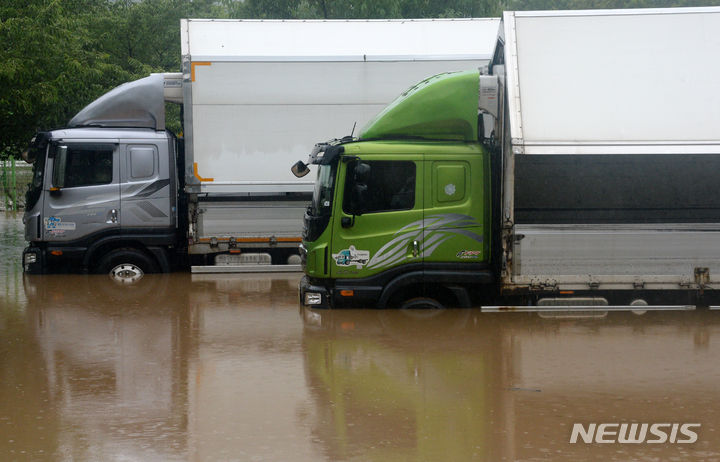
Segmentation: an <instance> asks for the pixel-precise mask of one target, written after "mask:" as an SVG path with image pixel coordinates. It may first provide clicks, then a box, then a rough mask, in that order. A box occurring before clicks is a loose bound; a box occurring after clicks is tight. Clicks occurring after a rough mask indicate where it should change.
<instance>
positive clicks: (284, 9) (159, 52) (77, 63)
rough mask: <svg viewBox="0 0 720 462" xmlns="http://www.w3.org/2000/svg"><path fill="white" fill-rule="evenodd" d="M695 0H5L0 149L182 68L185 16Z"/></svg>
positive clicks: (438, 13)
mask: <svg viewBox="0 0 720 462" xmlns="http://www.w3.org/2000/svg"><path fill="white" fill-rule="evenodd" d="M718 4H720V1H714V2H713V1H696V0H3V2H2V3H1V4H0V157H2V158H4V157H7V156H8V155H14V156H17V155H18V154H19V153H20V152H22V151H23V150H24V149H25V148H26V147H27V144H28V142H29V140H30V138H31V137H32V135H33V133H34V132H35V131H37V130H42V129H51V128H55V127H60V126H63V125H65V124H66V123H67V122H68V120H69V119H70V118H71V117H72V116H73V115H74V114H75V113H76V112H77V111H79V110H80V109H81V108H82V107H84V106H85V105H86V104H88V103H89V102H91V101H92V100H94V99H95V98H97V97H98V96H100V95H101V94H103V93H105V92H106V91H108V90H109V89H111V88H113V87H115V86H117V85H119V84H121V83H123V82H127V81H130V80H135V79H138V78H141V77H145V76H147V75H148V74H150V73H151V72H172V71H178V70H179V69H180V19H181V18H249V19H364V18H368V19H374V18H441V17H498V16H500V14H501V12H502V11H503V10H543V9H584V8H645V7H673V6H699V5H718Z"/></svg>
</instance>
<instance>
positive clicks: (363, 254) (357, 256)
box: [332, 245, 370, 268]
mask: <svg viewBox="0 0 720 462" xmlns="http://www.w3.org/2000/svg"><path fill="white" fill-rule="evenodd" d="M332 257H333V259H334V260H335V264H336V265H338V266H350V265H355V267H356V268H362V267H363V266H364V265H366V264H367V262H368V260H370V251H368V250H357V249H356V248H355V246H354V245H351V246H350V247H348V248H347V249H343V250H341V251H340V252H338V253H334V254H332Z"/></svg>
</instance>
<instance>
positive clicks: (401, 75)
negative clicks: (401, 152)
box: [181, 19, 499, 194]
mask: <svg viewBox="0 0 720 462" xmlns="http://www.w3.org/2000/svg"><path fill="white" fill-rule="evenodd" d="M498 28H499V20H498V19H454V20H453V19H437V20H367V21H348V20H337V21H253V20H196V19H185V20H182V23H181V31H182V32H181V34H182V37H181V38H182V57H183V72H184V79H185V85H184V100H185V127H184V128H185V137H186V160H187V164H186V179H187V182H188V184H189V185H191V189H192V190H193V191H196V192H207V193H210V194H213V193H219V194H227V193H235V194H237V193H263V194H265V193H276V192H300V191H311V190H312V185H313V182H314V175H308V176H306V177H305V178H303V179H297V178H295V177H294V176H293V175H292V174H291V173H290V166H291V165H292V164H293V163H294V162H295V161H297V160H299V159H303V160H304V159H306V158H307V155H308V154H309V152H310V150H311V149H312V147H313V145H314V144H315V143H317V142H320V141H324V140H327V139H328V138H329V137H332V136H335V137H338V138H339V137H342V136H345V135H350V134H351V132H352V130H353V126H355V125H356V128H355V134H357V133H358V132H359V130H360V128H361V127H362V126H363V125H364V124H365V123H366V122H367V121H368V120H369V119H370V118H372V117H373V116H374V115H375V114H376V113H378V112H379V111H380V110H382V109H383V108H384V107H385V106H386V105H387V104H388V103H390V102H391V101H392V100H393V99H395V98H396V97H397V96H398V95H400V93H402V92H403V91H404V90H406V89H407V88H409V87H410V86H411V85H414V84H415V83H417V82H418V81H420V80H422V79H424V78H426V77H429V76H431V75H434V74H437V73H440V72H446V71H455V70H465V69H471V68H477V67H484V66H485V65H486V64H487V62H488V60H489V58H490V56H491V53H492V50H493V46H494V44H495V40H496V37H497V32H498Z"/></svg>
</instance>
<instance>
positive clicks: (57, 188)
mask: <svg viewBox="0 0 720 462" xmlns="http://www.w3.org/2000/svg"><path fill="white" fill-rule="evenodd" d="M53 149H54V150H55V152H54V156H53V157H52V159H51V160H52V162H51V165H50V166H49V169H48V172H47V173H46V175H48V176H49V178H48V179H47V180H46V183H45V184H49V185H50V186H49V187H47V188H46V190H45V191H44V192H43V194H44V195H45V198H44V201H43V202H44V205H43V240H45V241H47V242H51V243H52V242H70V241H78V242H77V245H78V246H81V247H82V246H85V245H87V244H88V242H87V241H89V240H90V239H94V238H96V237H97V236H98V235H99V234H101V233H112V232H114V231H118V230H119V228H120V187H119V178H120V171H119V168H118V149H117V144H111V143H71V142H69V143H63V144H62V145H60V146H54V147H53ZM46 178H47V177H46ZM84 241H85V242H84Z"/></svg>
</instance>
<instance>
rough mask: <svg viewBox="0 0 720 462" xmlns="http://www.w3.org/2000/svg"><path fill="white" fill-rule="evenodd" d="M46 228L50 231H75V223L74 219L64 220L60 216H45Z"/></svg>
mask: <svg viewBox="0 0 720 462" xmlns="http://www.w3.org/2000/svg"><path fill="white" fill-rule="evenodd" d="M44 221H45V229H47V230H48V231H74V230H75V223H74V222H72V221H62V218H59V217H47V218H45V220H44Z"/></svg>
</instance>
